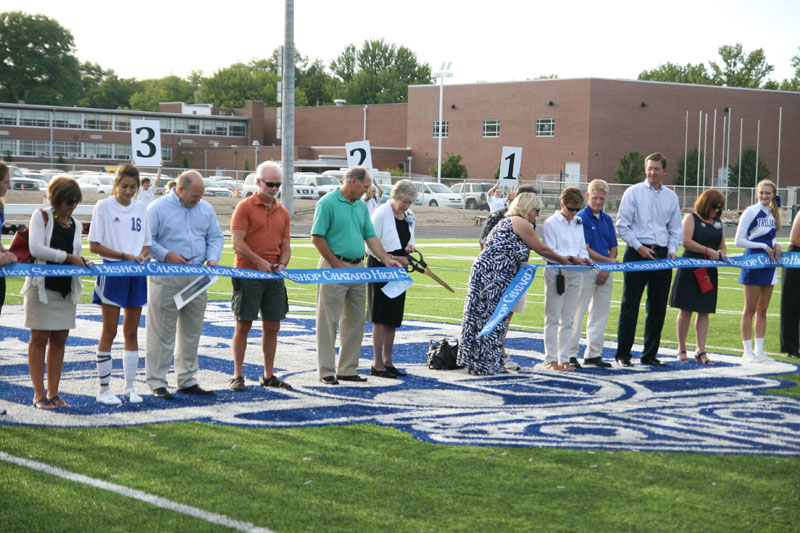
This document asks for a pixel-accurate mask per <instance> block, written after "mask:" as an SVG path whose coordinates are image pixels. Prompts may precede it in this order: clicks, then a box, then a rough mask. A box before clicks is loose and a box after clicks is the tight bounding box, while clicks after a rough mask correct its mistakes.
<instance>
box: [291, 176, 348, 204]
mask: <svg viewBox="0 0 800 533" xmlns="http://www.w3.org/2000/svg"><path fill="white" fill-rule="evenodd" d="M328 172H330V171H328ZM334 172H338V171H334ZM301 175H302V176H303V182H304V183H305V184H306V185H313V186H314V187H316V188H317V195H318V196H319V197H320V198H322V197H323V196H325V195H326V194H328V193H329V192H333V191H334V190H335V189H338V188H339V187H340V186H341V184H342V179H341V177H339V178H337V177H336V176H330V175H325V174H301ZM342 175H344V173H342Z"/></svg>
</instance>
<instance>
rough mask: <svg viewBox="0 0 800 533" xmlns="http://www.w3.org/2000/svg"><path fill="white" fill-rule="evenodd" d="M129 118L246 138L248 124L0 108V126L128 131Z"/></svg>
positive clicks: (165, 128) (175, 129)
mask: <svg viewBox="0 0 800 533" xmlns="http://www.w3.org/2000/svg"><path fill="white" fill-rule="evenodd" d="M131 119H134V120H136V119H143V120H158V121H159V123H160V125H161V133H183V134H187V135H213V136H215V137H247V125H246V124H244V123H243V122H242V121H232V120H219V119H200V118H172V117H159V118H157V119H155V118H153V117H136V116H130V115H109V114H107V113H79V112H71V111H42V110H35V109H7V108H6V109H0V125H3V126H21V127H36V128H50V127H51V124H52V127H53V128H58V129H84V130H99V131H130V129H131ZM51 121H52V122H51Z"/></svg>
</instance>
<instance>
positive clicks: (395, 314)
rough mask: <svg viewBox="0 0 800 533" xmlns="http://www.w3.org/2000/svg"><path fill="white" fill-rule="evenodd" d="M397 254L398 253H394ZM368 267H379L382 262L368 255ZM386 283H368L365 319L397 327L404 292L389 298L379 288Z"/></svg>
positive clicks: (401, 320) (400, 320)
mask: <svg viewBox="0 0 800 533" xmlns="http://www.w3.org/2000/svg"><path fill="white" fill-rule="evenodd" d="M395 255H399V254H395ZM367 266H369V267H381V266H383V263H381V262H380V261H378V260H377V259H375V258H374V257H372V256H369V261H368V263H367ZM384 285H386V283H370V284H369V285H368V289H367V321H368V322H374V323H377V324H385V325H387V326H390V327H393V328H399V327H400V326H401V325H402V324H403V313H404V311H405V307H406V293H405V292H404V293H403V294H401V295H400V296H398V297H397V298H389V297H388V296H386V295H385V294H384V293H383V291H382V290H381V288H383V286H384Z"/></svg>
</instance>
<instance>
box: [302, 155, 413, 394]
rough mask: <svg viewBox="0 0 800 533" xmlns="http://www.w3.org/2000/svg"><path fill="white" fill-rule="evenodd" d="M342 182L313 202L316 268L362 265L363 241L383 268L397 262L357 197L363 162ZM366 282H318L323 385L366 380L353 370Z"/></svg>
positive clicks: (363, 183)
mask: <svg viewBox="0 0 800 533" xmlns="http://www.w3.org/2000/svg"><path fill="white" fill-rule="evenodd" d="M342 181H343V183H342V187H341V188H340V189H338V190H336V191H333V192H332V193H330V194H326V195H325V196H323V197H322V199H321V200H320V201H319V202H317V208H316V209H315V211H314V223H313V224H312V226H311V242H312V244H313V245H314V246H315V247H316V248H317V251H318V252H319V255H320V256H321V257H320V260H319V265H318V266H319V268H359V267H362V266H363V260H364V242H365V241H366V243H367V246H369V249H370V250H371V251H372V253H373V254H375V256H376V257H378V258H379V259H380V261H381V263H383V264H384V265H386V266H388V267H401V266H402V265H400V263H398V262H397V261H395V260H394V259H392V258H391V257H390V256H389V255H388V254H387V253H386V251H385V250H384V249H383V246H381V241H380V240H378V238H377V237H376V236H375V228H373V227H372V221H371V220H370V218H369V210H368V209H367V204H365V203H364V202H362V201H361V200H360V198H361V196H362V195H363V194H364V192H366V190H367V189H369V187H370V185H372V177H371V176H370V175H369V171H368V170H367V169H366V168H364V167H352V168H350V169H349V170H348V171H347V172H346V173H345V175H344V178H343V180H342ZM366 296H367V286H366V284H364V283H322V284H319V285H317V368H318V370H319V379H320V381H322V382H323V383H325V384H327V385H338V384H339V380H343V381H367V378H365V377H362V376H359V375H358V356H359V354H360V353H361V341H362V340H363V338H364V322H365V309H364V304H365V301H366ZM337 326H338V328H339V331H340V332H341V346H340V348H339V366H338V370H337V371H336V372H335V373H334V366H335V363H336V351H335V346H336V328H337Z"/></svg>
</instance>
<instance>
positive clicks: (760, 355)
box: [756, 352, 772, 363]
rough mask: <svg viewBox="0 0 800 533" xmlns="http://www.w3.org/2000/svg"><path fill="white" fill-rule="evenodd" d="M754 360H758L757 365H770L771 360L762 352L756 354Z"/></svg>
mask: <svg viewBox="0 0 800 533" xmlns="http://www.w3.org/2000/svg"><path fill="white" fill-rule="evenodd" d="M756 359H758V362H759V363H771V362H772V358H771V357H770V356H768V355H767V354H765V353H764V352H761V353H758V352H756Z"/></svg>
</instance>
